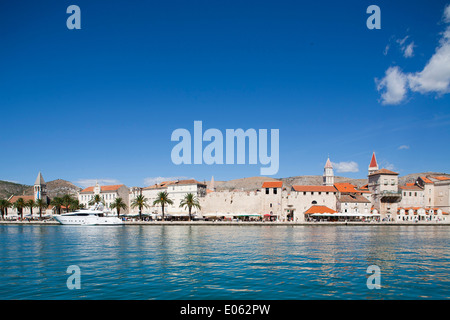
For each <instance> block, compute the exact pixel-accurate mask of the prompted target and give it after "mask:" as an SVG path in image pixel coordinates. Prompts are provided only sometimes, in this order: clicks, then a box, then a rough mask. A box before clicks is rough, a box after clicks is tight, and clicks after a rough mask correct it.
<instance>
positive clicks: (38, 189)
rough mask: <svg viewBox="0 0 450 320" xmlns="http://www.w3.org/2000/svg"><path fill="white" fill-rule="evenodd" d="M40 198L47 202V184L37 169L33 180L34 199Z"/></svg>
mask: <svg viewBox="0 0 450 320" xmlns="http://www.w3.org/2000/svg"><path fill="white" fill-rule="evenodd" d="M38 199H42V200H44V201H45V202H47V184H46V183H45V181H44V178H43V177H42V174H41V172H40V171H39V173H38V176H37V178H36V181H35V182H34V201H36V200H38Z"/></svg>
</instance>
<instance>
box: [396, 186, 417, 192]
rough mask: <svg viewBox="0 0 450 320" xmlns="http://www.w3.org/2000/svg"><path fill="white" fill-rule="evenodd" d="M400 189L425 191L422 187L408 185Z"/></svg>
mask: <svg viewBox="0 0 450 320" xmlns="http://www.w3.org/2000/svg"><path fill="white" fill-rule="evenodd" d="M399 188H400V189H402V190H412V191H423V189H422V188H421V187H419V186H416V185H412V186H408V185H406V186H400V187H399Z"/></svg>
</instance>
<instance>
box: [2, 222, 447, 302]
mask: <svg viewBox="0 0 450 320" xmlns="http://www.w3.org/2000/svg"><path fill="white" fill-rule="evenodd" d="M447 242H448V231H447V229H446V227H439V226H436V227H431V226H425V227H420V226H415V227H392V226H387V227H380V226H361V227H359V226H358V227H356V226H352V227H349V226H311V227H309V226H308V227H301V226H296V227H292V226H277V227H272V226H270V227H269V226H261V227H255V226H233V227H230V226H215V227H210V226H117V227H81V226H0V243H1V244H2V245H1V246H0V259H1V262H0V272H1V274H2V280H1V282H0V298H2V299H329V298H333V299H402V298H404V299H419V298H424V297H430V298H434V299H446V298H448V296H449V294H448V287H449V280H448V274H449V255H450V253H449V249H448V247H447ZM72 264H76V265H78V266H79V267H80V268H81V270H82V289H81V290H68V289H67V287H66V286H65V282H66V280H67V274H66V268H67V267H68V266H69V265H72ZM373 264H374V265H378V266H379V267H380V269H381V285H382V289H380V290H368V289H367V286H366V280H367V277H368V274H367V273H366V270H367V267H368V266H369V265H373Z"/></svg>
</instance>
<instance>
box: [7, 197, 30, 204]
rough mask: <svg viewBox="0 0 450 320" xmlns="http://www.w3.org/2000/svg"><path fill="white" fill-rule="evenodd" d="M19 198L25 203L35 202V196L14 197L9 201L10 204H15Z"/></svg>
mask: <svg viewBox="0 0 450 320" xmlns="http://www.w3.org/2000/svg"><path fill="white" fill-rule="evenodd" d="M19 198H22V199H23V201H25V202H27V201H29V200H34V196H12V197H11V198H10V199H9V202H10V203H14V202H16V201H17V200H18V199H19Z"/></svg>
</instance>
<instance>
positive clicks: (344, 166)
mask: <svg viewBox="0 0 450 320" xmlns="http://www.w3.org/2000/svg"><path fill="white" fill-rule="evenodd" d="M331 164H332V166H333V168H334V169H336V171H337V172H358V171H359V168H358V164H357V163H356V162H354V161H348V162H345V161H343V162H338V163H335V162H332V163H331Z"/></svg>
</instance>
